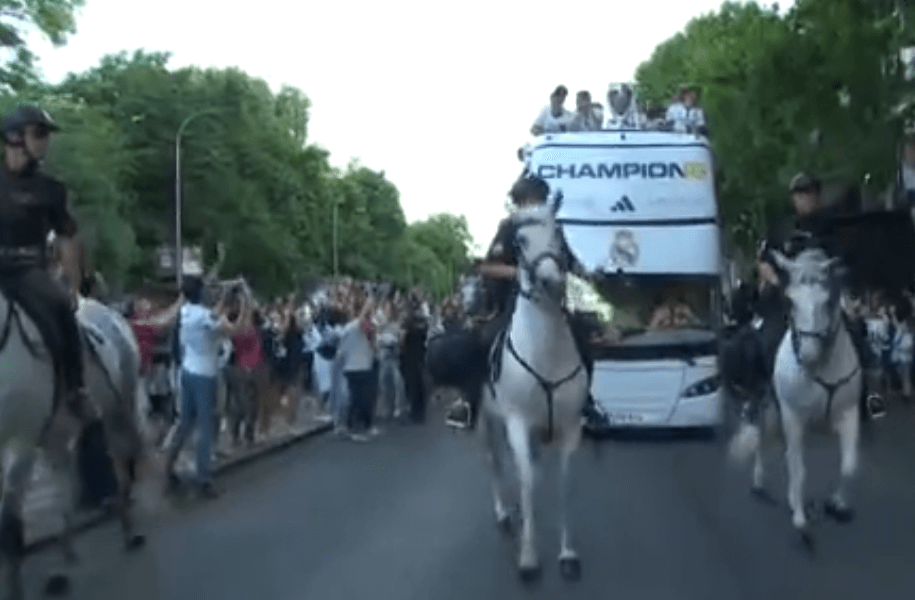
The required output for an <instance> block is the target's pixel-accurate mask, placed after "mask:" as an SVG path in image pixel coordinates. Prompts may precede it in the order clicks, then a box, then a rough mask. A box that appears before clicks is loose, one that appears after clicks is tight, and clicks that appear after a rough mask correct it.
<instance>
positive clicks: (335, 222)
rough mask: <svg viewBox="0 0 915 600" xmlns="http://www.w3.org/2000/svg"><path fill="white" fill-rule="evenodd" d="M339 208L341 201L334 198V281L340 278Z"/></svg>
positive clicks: (332, 224)
mask: <svg viewBox="0 0 915 600" xmlns="http://www.w3.org/2000/svg"><path fill="white" fill-rule="evenodd" d="M339 206H340V199H339V198H334V214H333V219H332V223H331V226H332V227H333V231H332V232H331V233H332V235H333V245H334V248H333V250H334V279H337V277H338V268H337V266H338V265H337V219H338V218H339V217H338V214H337V213H338V210H339Z"/></svg>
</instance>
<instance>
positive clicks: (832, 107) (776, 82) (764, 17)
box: [636, 0, 909, 247]
mask: <svg viewBox="0 0 915 600" xmlns="http://www.w3.org/2000/svg"><path fill="white" fill-rule="evenodd" d="M888 8H889V7H888V4H887V3H883V2H870V1H867V0H799V1H798V2H797V4H796V6H794V7H792V8H791V9H790V10H788V11H787V12H785V13H784V14H782V13H781V12H780V11H779V9H778V8H777V6H773V7H771V8H767V7H762V6H759V5H758V4H755V3H748V4H743V3H737V2H725V3H724V4H723V5H722V6H721V8H720V10H719V11H717V12H715V13H711V14H706V15H702V16H700V17H697V18H696V19H693V20H692V21H690V22H689V23H688V24H687V26H686V28H685V30H684V31H683V32H682V33H678V34H676V35H674V36H673V37H672V38H670V39H668V40H667V41H665V42H663V43H662V44H660V45H659V46H658V47H657V48H656V49H655V51H654V53H653V54H652V56H651V57H650V58H649V60H647V61H646V62H644V63H643V64H642V65H640V66H639V68H638V70H637V72H636V79H637V81H638V84H639V87H640V90H641V92H642V95H643V97H645V98H646V99H647V100H649V101H652V102H655V103H658V102H661V103H664V102H666V101H668V100H669V98H670V96H671V95H672V93H673V92H674V91H675V90H676V88H677V87H678V86H679V85H680V84H682V83H685V82H691V83H695V84H697V85H699V87H700V88H701V90H702V105H703V107H704V109H705V111H706V114H707V116H708V119H709V122H710V127H711V129H712V146H713V148H714V151H715V154H716V158H717V166H718V172H717V177H718V184H719V195H720V199H721V205H722V212H723V215H724V218H725V220H726V221H727V222H728V223H729V224H730V225H731V229H732V231H734V232H735V237H736V239H735V242H737V243H738V244H740V245H742V246H744V247H747V246H749V245H750V244H752V243H753V242H754V241H755V239H756V238H757V236H758V235H759V234H760V232H761V231H762V230H763V228H764V227H765V226H766V225H767V223H769V222H771V221H772V219H774V218H776V217H777V216H779V215H780V214H782V213H783V212H784V211H786V210H787V209H788V203H787V202H786V192H785V185H786V183H787V181H788V180H789V179H790V177H791V176H792V175H793V173H795V172H797V171H799V170H801V169H810V170H815V171H818V172H819V173H821V174H822V176H823V177H824V178H826V179H828V180H833V181H844V182H846V183H861V182H863V181H864V180H865V178H868V179H869V180H870V181H871V182H872V183H873V184H874V185H875V186H876V187H878V188H880V189H883V188H884V187H885V186H886V185H888V184H889V183H890V182H891V181H892V179H893V177H894V172H895V164H896V162H895V154H896V148H897V144H898V140H899V135H900V132H901V122H902V120H903V119H904V118H905V116H906V115H905V114H895V113H894V112H893V109H894V108H895V107H896V106H897V105H898V104H899V102H900V100H901V99H902V98H903V97H904V96H905V95H906V93H907V90H908V89H909V85H908V84H906V83H905V82H903V81H902V78H901V71H900V69H899V68H898V67H899V65H898V59H897V58H896V57H897V55H898V48H899V44H900V40H901V39H902V37H901V35H902V30H901V29H900V27H899V22H898V19H892V18H888V16H889V15H890V13H889V12H888Z"/></svg>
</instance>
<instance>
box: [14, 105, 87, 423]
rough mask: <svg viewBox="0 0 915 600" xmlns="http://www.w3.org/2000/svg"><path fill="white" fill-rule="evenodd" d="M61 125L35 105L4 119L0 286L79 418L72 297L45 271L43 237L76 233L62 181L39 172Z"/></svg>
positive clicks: (79, 367) (79, 366)
mask: <svg viewBox="0 0 915 600" xmlns="http://www.w3.org/2000/svg"><path fill="white" fill-rule="evenodd" d="M58 130H59V128H58V126H57V124H56V123H55V122H54V120H53V119H52V118H51V116H50V115H49V114H48V113H47V112H45V111H43V110H41V109H39V108H36V107H34V106H20V107H18V108H17V109H15V110H14V111H13V112H11V113H10V114H8V115H6V117H4V119H3V163H4V164H3V171H2V174H0V289H2V290H3V293H4V294H5V295H6V296H7V297H8V298H11V299H13V300H15V301H16V302H17V303H19V304H20V305H21V306H22V308H23V309H24V310H25V311H26V312H27V313H28V314H29V316H30V317H31V318H32V319H33V320H34V321H35V323H36V325H37V326H38V327H39V329H40V330H41V332H42V335H43V336H44V339H45V343H46V344H47V345H48V347H49V349H50V351H51V352H52V354H53V356H54V359H55V362H56V367H57V371H58V373H59V376H60V379H61V383H62V384H63V386H64V389H63V392H64V393H63V394H62V397H63V399H64V400H65V401H66V402H67V404H68V406H69V407H70V408H71V409H72V410H74V412H76V414H78V415H81V414H82V410H83V407H84V405H83V402H84V400H85V397H86V392H85V388H84V385H83V360H82V345H81V343H80V333H79V328H78V325H77V322H76V316H75V314H74V307H73V303H72V300H71V298H70V296H69V295H68V293H67V291H66V290H65V289H64V287H63V286H62V285H60V284H59V283H57V282H56V281H54V280H53V279H52V276H51V274H50V272H49V270H48V268H47V267H48V248H47V245H48V236H49V233H50V232H51V231H54V232H55V234H56V235H57V236H58V237H62V238H73V237H75V235H76V230H77V226H76V221H75V220H74V218H73V216H72V215H71V214H70V212H69V211H68V209H67V192H66V189H65V188H64V186H63V184H62V183H60V182H59V181H57V180H56V179H54V178H52V177H50V176H48V175H46V174H45V173H42V172H41V171H40V169H39V166H40V163H41V161H42V159H43V158H44V155H45V152H46V150H47V147H48V142H49V138H50V134H51V133H52V132H55V131H58Z"/></svg>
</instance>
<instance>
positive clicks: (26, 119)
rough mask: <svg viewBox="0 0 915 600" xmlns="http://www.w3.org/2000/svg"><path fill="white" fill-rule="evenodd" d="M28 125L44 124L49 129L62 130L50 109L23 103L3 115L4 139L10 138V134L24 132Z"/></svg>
mask: <svg viewBox="0 0 915 600" xmlns="http://www.w3.org/2000/svg"><path fill="white" fill-rule="evenodd" d="M27 125H43V126H44V127H46V128H47V129H48V131H60V126H59V125H58V124H57V123H56V122H55V121H54V119H53V118H52V117H51V115H49V114H48V111H46V110H42V109H40V108H38V107H37V106H29V105H21V106H18V107H17V108H16V109H15V110H13V111H12V112H11V113H9V114H7V115H6V116H5V117H3V139H4V140H6V139H8V138H9V136H10V134H15V133H22V132H23V130H24V129H25V127H26V126H27Z"/></svg>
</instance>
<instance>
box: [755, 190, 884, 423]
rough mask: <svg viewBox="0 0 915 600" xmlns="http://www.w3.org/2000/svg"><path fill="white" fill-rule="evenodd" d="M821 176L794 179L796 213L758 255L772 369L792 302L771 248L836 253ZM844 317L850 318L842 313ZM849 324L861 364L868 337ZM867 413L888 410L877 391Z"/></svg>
mask: <svg viewBox="0 0 915 600" xmlns="http://www.w3.org/2000/svg"><path fill="white" fill-rule="evenodd" d="M822 187H823V186H822V184H821V182H820V180H819V179H817V178H816V177H814V176H813V175H811V174H809V173H805V172H801V173H798V174H797V175H795V176H794V177H793V178H792V179H791V183H790V185H789V186H788V190H789V191H790V192H791V204H792V207H793V208H794V216H792V217H789V218H788V219H786V220H784V221H782V222H781V223H778V224H777V225H776V226H775V227H772V228H771V229H770V230H769V231H768V232H767V234H766V237H765V239H764V240H763V243H762V245H761V248H760V252H759V256H758V263H757V268H758V273H759V280H760V291H759V301H758V305H757V306H758V312H759V313H760V316H762V317H763V326H762V329H761V331H760V333H761V336H762V343H763V348H764V352H765V356H766V357H767V360H768V361H771V362H770V363H769V364H768V366H769V371H770V373H771V368H772V366H773V365H774V361H775V355H776V353H777V351H778V346H779V345H780V344H781V341H782V338H783V337H784V335H785V331H786V330H787V322H786V316H787V314H788V310H789V304H788V302H787V300H786V299H785V297H784V294H783V291H784V289H783V288H784V281H785V274H784V273H781V272H780V271H779V269H778V267H777V266H776V262H775V260H774V259H773V258H772V251H773V250H777V251H778V252H780V253H781V254H783V255H784V256H786V257H788V258H794V257H795V256H797V255H798V254H800V253H801V252H802V251H803V250H805V249H807V248H813V247H816V248H820V249H822V250H824V251H825V252H826V253H827V254H829V255H831V256H835V255H837V251H836V247H835V246H834V242H833V241H832V238H833V231H832V226H831V224H832V217H833V216H834V215H833V211H832V210H830V209H827V208H826V207H824V206H823V189H822ZM842 315H843V317H847V315H845V313H844V312H843V313H842ZM846 327H848V330H849V332H851V333H852V342H853V346H854V347H855V350H856V351H857V352H858V358H859V360H860V361H861V364H865V363H864V360H863V359H864V358H865V357H867V353H868V349H867V348H866V347H865V346H866V340H864V339H862V338H861V336H859V335H856V334H855V331H856V328H854V327H852V326H851V324H850V323H849V322H848V321H847V320H846ZM865 408H866V409H867V411H866V414H869V415H870V416H871V417H879V416H882V415H883V414H884V413H885V412H886V409H885V405H884V402H883V399H882V398H881V397H880V396H879V395H878V394H869V395H868V397H867V402H866V404H865Z"/></svg>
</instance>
